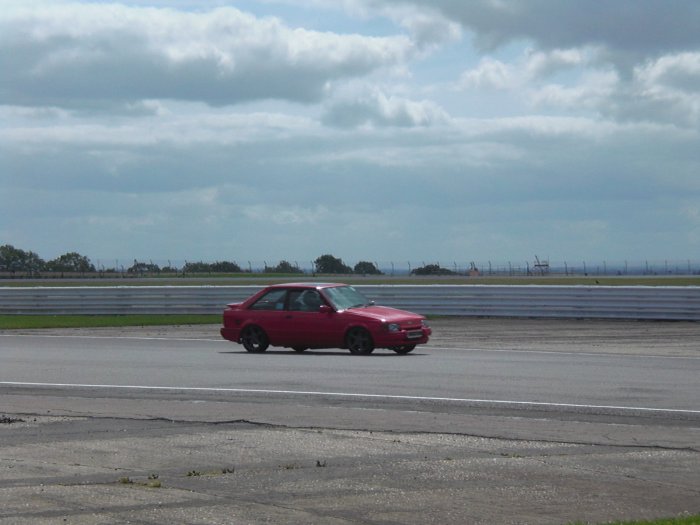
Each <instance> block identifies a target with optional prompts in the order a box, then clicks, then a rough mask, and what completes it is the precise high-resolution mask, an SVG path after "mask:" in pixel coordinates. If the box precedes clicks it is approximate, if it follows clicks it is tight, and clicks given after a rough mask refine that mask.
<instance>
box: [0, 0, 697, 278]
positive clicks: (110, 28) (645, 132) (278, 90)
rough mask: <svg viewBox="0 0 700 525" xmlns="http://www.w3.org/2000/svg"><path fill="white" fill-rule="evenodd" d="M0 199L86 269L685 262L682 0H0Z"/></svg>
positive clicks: (688, 177) (19, 241) (685, 27)
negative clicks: (326, 260) (155, 264)
mask: <svg viewBox="0 0 700 525" xmlns="http://www.w3.org/2000/svg"><path fill="white" fill-rule="evenodd" d="M0 206H1V211H0V244H12V245H14V246H16V247H18V248H21V249H25V250H32V251H35V252H37V253H39V255H41V256H42V257H44V258H45V259H51V258H54V257H56V256H58V255H60V254H63V253H65V252H68V251H77V252H80V253H82V254H84V255H87V256H88V257H90V258H91V260H92V261H93V262H97V261H98V260H99V261H101V262H102V264H105V265H107V266H110V265H113V264H112V263H111V262H110V261H113V260H115V259H119V258H120V259H122V260H124V261H126V260H129V259H133V258H138V259H140V260H149V259H152V260H154V261H166V260H168V259H170V260H172V261H182V260H184V259H187V260H190V261H192V260H205V261H215V260H236V261H238V262H239V263H241V262H244V261H248V260H253V261H263V260H265V261H267V262H268V263H276V262H277V261H279V260H280V259H286V260H290V261H299V262H300V264H302V261H307V262H308V261H310V260H313V259H315V258H316V257H318V256H319V255H321V254H325V253H332V254H334V255H336V256H338V257H341V258H343V260H344V261H345V262H346V263H349V264H354V263H355V262H357V261H358V260H370V261H381V262H386V261H396V262H399V261H431V262H432V261H443V262H445V263H449V264H451V263H452V261H458V262H460V263H461V261H471V260H476V261H485V260H493V261H509V260H528V261H531V260H533V258H534V255H535V254H539V256H540V257H548V258H549V259H551V260H553V261H564V260H568V261H581V260H598V261H602V260H609V261H624V260H630V261H643V260H645V259H651V260H663V259H674V260H686V259H691V260H698V258H699V257H700V256H699V254H700V2H698V1H697V0H687V1H684V0H673V1H668V0H614V1H607V2H591V1H589V0H528V1H524V0H470V1H469V2H466V1H462V0H406V1H401V0H259V1H252V0H244V1H208V0H204V1H187V0H182V1H157V0H151V1H148V0H143V1H125V2H121V3H111V2H94V1H93V2H79V1H78V2H63V1H60V0H55V1H54V0H52V1H43V2H37V1H32V0H18V1H13V0H0ZM302 265H307V263H303V264H302Z"/></svg>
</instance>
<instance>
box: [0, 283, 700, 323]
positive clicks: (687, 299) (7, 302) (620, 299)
mask: <svg viewBox="0 0 700 525" xmlns="http://www.w3.org/2000/svg"><path fill="white" fill-rule="evenodd" d="M357 288H358V289H360V290H361V291H362V292H363V293H364V294H365V295H367V296H368V297H369V298H370V299H373V300H374V301H376V302H377V304H382V305H386V306H394V307H396V308H403V309H406V310H411V311H414V312H419V313H422V314H439V315H460V316H473V317H483V316H487V317H550V318H607V319H666V320H693V321H698V320H700V287H695V286H691V287H671V286H669V287H657V286H654V287H651V286H539V285H531V286H491V285H358V286H357ZM260 289H261V287H260V286H138V287H135V286H123V287H122V286H111V287H26V288H25V287H17V288H14V287H0V314H11V315H21V314H25V315H37V314H52V315H65V314H114V315H123V314H216V313H220V312H221V311H222V310H223V308H224V306H225V305H226V304H227V303H232V302H239V301H242V300H243V299H245V298H246V297H248V296H250V295H251V294H253V293H254V292H256V291H258V290H260Z"/></svg>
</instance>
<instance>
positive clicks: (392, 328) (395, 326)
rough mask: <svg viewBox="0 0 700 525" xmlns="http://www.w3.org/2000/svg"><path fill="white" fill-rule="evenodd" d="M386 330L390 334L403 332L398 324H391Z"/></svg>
mask: <svg viewBox="0 0 700 525" xmlns="http://www.w3.org/2000/svg"><path fill="white" fill-rule="evenodd" d="M386 329H387V330H389V331H390V332H398V331H400V330H401V327H400V326H399V325H398V324H396V323H389V324H388V325H386Z"/></svg>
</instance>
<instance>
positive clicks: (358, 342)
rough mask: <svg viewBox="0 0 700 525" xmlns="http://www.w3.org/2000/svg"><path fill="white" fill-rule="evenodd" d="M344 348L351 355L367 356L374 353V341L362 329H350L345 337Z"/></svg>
mask: <svg viewBox="0 0 700 525" xmlns="http://www.w3.org/2000/svg"><path fill="white" fill-rule="evenodd" d="M345 346H347V348H348V350H350V353H351V354H357V355H367V354H371V353H372V352H374V341H373V340H372V336H371V335H370V333H369V332H368V331H367V330H365V329H364V328H359V327H358V328H351V329H350V330H349V331H348V333H347V335H346V336H345Z"/></svg>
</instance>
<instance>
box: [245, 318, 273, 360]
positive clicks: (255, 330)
mask: <svg viewBox="0 0 700 525" xmlns="http://www.w3.org/2000/svg"><path fill="white" fill-rule="evenodd" d="M241 343H243V347H244V348H245V349H246V350H247V351H248V352H252V353H254V354H259V353H261V352H264V351H265V350H267V347H268V346H270V341H269V339H268V338H267V334H266V333H265V330H263V329H262V328H260V327H259V326H256V325H249V326H246V327H245V328H244V329H243V333H242V334H241Z"/></svg>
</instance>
